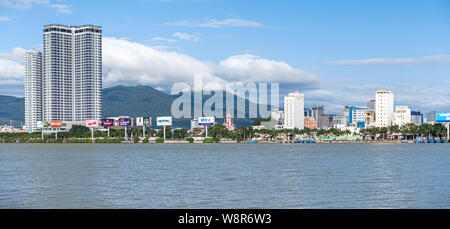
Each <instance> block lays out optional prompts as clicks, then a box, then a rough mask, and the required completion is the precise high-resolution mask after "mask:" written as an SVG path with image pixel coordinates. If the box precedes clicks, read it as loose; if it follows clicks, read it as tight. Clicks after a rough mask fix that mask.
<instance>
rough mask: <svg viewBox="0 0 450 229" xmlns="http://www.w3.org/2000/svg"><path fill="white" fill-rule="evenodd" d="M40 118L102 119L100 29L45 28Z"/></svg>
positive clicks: (78, 27) (51, 26) (90, 27)
mask: <svg viewBox="0 0 450 229" xmlns="http://www.w3.org/2000/svg"><path fill="white" fill-rule="evenodd" d="M42 84H43V119H44V120H62V121H84V120H87V119H97V120H98V119H101V117H102V29H101V27H100V26H93V25H83V26H66V25H47V26H44V48H43V82H42Z"/></svg>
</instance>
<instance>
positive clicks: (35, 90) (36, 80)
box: [24, 50, 42, 133]
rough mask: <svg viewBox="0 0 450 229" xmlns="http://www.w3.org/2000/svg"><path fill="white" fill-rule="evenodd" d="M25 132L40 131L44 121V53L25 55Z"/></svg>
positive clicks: (30, 52)
mask: <svg viewBox="0 0 450 229" xmlns="http://www.w3.org/2000/svg"><path fill="white" fill-rule="evenodd" d="M24 65H25V131H26V132H30V133H31V132H36V131H39V128H38V126H37V122H38V121H42V52H41V51H37V50H33V51H29V52H26V53H25V61H24Z"/></svg>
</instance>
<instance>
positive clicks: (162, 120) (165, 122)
mask: <svg viewBox="0 0 450 229" xmlns="http://www.w3.org/2000/svg"><path fill="white" fill-rule="evenodd" d="M156 125H157V126H171V125H172V116H165V117H157V118H156Z"/></svg>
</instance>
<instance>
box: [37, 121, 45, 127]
mask: <svg viewBox="0 0 450 229" xmlns="http://www.w3.org/2000/svg"><path fill="white" fill-rule="evenodd" d="M36 125H37V128H44V121H38V122H37V124H36Z"/></svg>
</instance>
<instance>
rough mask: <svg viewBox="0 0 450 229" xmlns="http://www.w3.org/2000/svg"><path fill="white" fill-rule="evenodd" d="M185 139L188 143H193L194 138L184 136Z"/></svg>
mask: <svg viewBox="0 0 450 229" xmlns="http://www.w3.org/2000/svg"><path fill="white" fill-rule="evenodd" d="M186 141H188V142H189V143H194V138H186Z"/></svg>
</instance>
